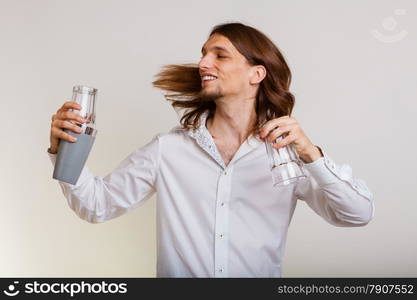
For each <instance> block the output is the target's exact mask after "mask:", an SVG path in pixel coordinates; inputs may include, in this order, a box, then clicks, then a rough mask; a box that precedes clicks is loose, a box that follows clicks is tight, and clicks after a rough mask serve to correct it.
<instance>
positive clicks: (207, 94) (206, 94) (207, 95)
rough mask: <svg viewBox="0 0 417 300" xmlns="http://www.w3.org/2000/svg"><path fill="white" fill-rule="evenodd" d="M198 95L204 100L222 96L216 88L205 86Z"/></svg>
mask: <svg viewBox="0 0 417 300" xmlns="http://www.w3.org/2000/svg"><path fill="white" fill-rule="evenodd" d="M200 97H201V98H203V99H206V100H216V99H218V98H221V97H223V93H222V92H220V91H218V90H210V89H207V87H205V88H203V89H202V90H201V91H200Z"/></svg>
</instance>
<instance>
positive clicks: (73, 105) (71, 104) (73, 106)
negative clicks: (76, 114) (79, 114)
mask: <svg viewBox="0 0 417 300" xmlns="http://www.w3.org/2000/svg"><path fill="white" fill-rule="evenodd" d="M68 109H76V110H80V109H81V105H79V104H78V103H77V102H73V101H67V102H65V103H64V104H63V105H62V106H61V107H60V108H59V109H58V110H57V113H58V112H59V111H65V110H68Z"/></svg>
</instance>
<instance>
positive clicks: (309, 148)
mask: <svg viewBox="0 0 417 300" xmlns="http://www.w3.org/2000/svg"><path fill="white" fill-rule="evenodd" d="M284 133H287V136H286V137H285V138H284V139H282V140H281V141H279V142H277V143H275V144H274V145H273V147H274V148H276V149H278V148H281V147H284V146H287V145H289V144H293V145H294V148H295V150H296V151H297V153H298V156H299V157H300V158H301V159H302V160H303V161H304V162H306V163H310V162H313V161H315V160H317V159H319V158H320V157H322V154H321V152H320V150H319V149H318V148H317V147H316V146H314V145H313V143H312V142H311V141H310V139H309V138H308V137H307V136H306V135H305V133H304V131H303V130H302V129H301V127H300V125H299V124H298V121H297V120H296V119H295V118H293V117H290V116H283V117H280V118H276V119H272V120H269V121H268V122H266V123H265V124H264V126H262V128H261V131H260V134H259V136H260V138H261V139H266V140H267V141H268V142H271V143H272V142H274V141H275V140H276V139H277V138H278V137H279V136H281V135H282V134H284Z"/></svg>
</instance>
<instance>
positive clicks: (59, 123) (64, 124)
mask: <svg viewBox="0 0 417 300" xmlns="http://www.w3.org/2000/svg"><path fill="white" fill-rule="evenodd" d="M53 126H54V127H57V128H59V129H69V130H72V131H74V132H76V133H81V132H82V129H81V128H80V127H79V126H77V125H75V124H74V123H71V122H70V121H65V120H55V121H54V122H53Z"/></svg>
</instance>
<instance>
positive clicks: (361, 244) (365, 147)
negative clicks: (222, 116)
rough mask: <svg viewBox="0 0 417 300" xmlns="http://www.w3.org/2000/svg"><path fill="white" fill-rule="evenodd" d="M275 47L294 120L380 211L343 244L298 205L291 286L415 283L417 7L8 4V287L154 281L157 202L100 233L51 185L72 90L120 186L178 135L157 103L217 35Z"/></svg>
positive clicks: (4, 82) (2, 32) (2, 271)
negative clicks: (93, 119) (89, 111)
mask: <svg viewBox="0 0 417 300" xmlns="http://www.w3.org/2000/svg"><path fill="white" fill-rule="evenodd" d="M225 21H240V22H244V23H246V24H249V25H252V26H255V27H257V28H258V29H260V30H261V31H263V32H265V33H266V34H267V35H268V36H269V37H270V38H271V39H272V40H273V41H274V42H275V43H276V44H277V45H278V47H279V48H280V49H281V50H282V52H283V54H284V55H285V57H286V58H287V61H288V63H289V65H290V68H291V70H292V72H293V83H292V87H291V90H292V92H293V93H294V95H295V96H296V107H295V111H294V117H295V118H297V119H298V120H299V122H300V124H301V126H302V128H303V129H304V130H305V132H306V133H307V135H308V136H309V137H310V139H311V140H312V141H313V142H314V143H315V144H316V145H320V146H321V147H322V148H323V149H325V150H326V151H327V152H328V154H329V155H330V156H331V157H332V158H333V159H334V160H335V161H336V162H337V163H339V164H341V163H347V164H350V165H351V166H352V168H353V174H354V176H356V177H359V178H362V179H364V180H365V181H366V182H367V184H368V186H369V187H370V189H371V190H372V192H373V193H374V196H375V204H376V211H375V219H374V220H373V221H372V222H371V223H370V224H369V225H368V226H366V227H360V228H337V227H333V226H331V225H329V224H327V223H326V222H325V221H324V220H322V219H321V218H320V217H319V216H317V215H315V214H314V212H313V211H312V210H311V209H310V208H309V207H308V206H306V205H305V204H304V203H302V202H301V201H300V203H299V205H298V206H297V209H296V211H295V214H294V217H293V220H292V224H291V226H290V229H289V235H288V243H287V249H286V253H285V257H284V265H283V276H285V277H290V276H292V277H298V276H320V277H322V276H331V277H340V276H363V277H367V276H377V277H379V276H395V277H396V276H417V259H416V253H417V239H416V238H415V236H416V232H417V217H416V215H417V196H416V192H415V188H416V186H417V182H416V170H415V168H416V166H417V163H416V162H417V157H416V155H415V149H416V146H417V142H416V133H415V115H416V113H417V103H416V95H417V85H416V70H417V61H416V58H415V53H417V38H416V35H417V3H416V2H415V1H411V0H410V1H376V0H375V1H333V0H328V1H327V0H320V1H300V0H298V1H272V0H271V1H261V0H258V1H217V0H216V1H215V0H213V1H208V2H207V1H206V2H198V1H178V0H177V1H159V0H156V1H151V2H149V1H126V0H124V1H116V0H114V1H102V0H90V1H85V0H83V1H80V0H75V1H56V0H50V1H46V0H40V1H29V0H27V1H24V0H21V1H19V0H15V1H12V0H10V1H7V0H1V1H0V37H1V41H0V43H1V47H0V67H1V68H0V87H1V89H0V91H1V96H0V99H1V112H2V126H1V127H2V130H1V133H0V135H1V136H0V137H1V156H0V160H1V161H0V166H1V172H0V177H1V178H0V205H1V210H0V236H1V246H0V276H7V277H9V276H17V277H20V276H39V277H44V276H63V277H69V276H85V277H89V276H100V277H117V276H124V277H130V276H132V277H133V276H135V277H142V276H147V277H148V276H150V277H152V276H155V263H156V246H155V242H156V239H155V197H153V198H151V199H149V200H148V201H146V203H145V204H144V205H142V206H141V207H139V208H137V209H135V210H133V211H131V212H130V213H128V214H126V215H124V216H122V217H119V218H117V219H114V220H111V221H108V222H106V223H102V224H94V225H93V224H89V223H87V222H85V221H82V220H81V219H79V218H78V217H77V216H76V215H75V214H74V213H73V212H72V211H71V209H70V208H69V207H68V205H67V203H66V200H65V198H64V197H63V195H62V193H61V189H60V187H59V185H58V183H57V182H56V181H54V180H53V179H52V171H53V167H52V165H51V163H50V161H49V158H48V155H47V153H46V150H47V148H48V146H49V129H50V119H51V116H52V114H53V113H55V111H56V110H57V109H58V108H59V107H60V106H61V105H62V104H63V103H64V102H65V101H67V100H69V99H70V97H71V92H72V86H73V85H76V84H86V85H91V86H94V87H96V88H98V89H99V98H98V101H99V102H98V108H97V110H98V112H97V123H98V130H99V133H98V136H97V140H96V143H95V145H94V148H93V150H92V153H91V154H90V158H89V160H88V162H87V165H88V167H89V168H90V169H91V170H92V171H93V172H94V173H95V174H96V175H97V176H105V175H106V174H108V173H109V172H111V171H112V170H113V169H114V168H115V167H116V166H117V165H118V164H119V163H120V162H121V161H122V160H123V159H124V158H125V157H126V156H127V155H129V154H130V153H131V152H132V151H134V150H135V149H137V148H138V147H141V146H143V145H144V144H146V143H147V142H148V141H149V140H150V138H151V137H152V136H154V135H155V134H157V133H159V132H167V131H168V130H170V129H171V128H172V127H173V126H175V125H176V124H177V123H178V117H177V114H176V113H175V112H174V110H173V109H172V108H171V107H170V105H169V104H168V103H167V102H166V101H165V100H164V98H163V94H162V92H160V91H159V90H156V89H154V88H153V87H152V85H151V82H152V80H153V78H154V77H153V76H154V75H155V74H156V73H157V72H158V70H160V68H161V66H163V65H164V64H168V63H188V62H197V61H198V60H199V58H200V49H201V46H202V45H203V43H204V42H205V40H206V38H207V35H208V33H209V31H210V29H211V27H212V26H214V25H215V24H217V23H221V22H225Z"/></svg>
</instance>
